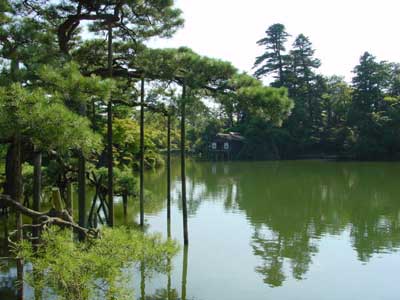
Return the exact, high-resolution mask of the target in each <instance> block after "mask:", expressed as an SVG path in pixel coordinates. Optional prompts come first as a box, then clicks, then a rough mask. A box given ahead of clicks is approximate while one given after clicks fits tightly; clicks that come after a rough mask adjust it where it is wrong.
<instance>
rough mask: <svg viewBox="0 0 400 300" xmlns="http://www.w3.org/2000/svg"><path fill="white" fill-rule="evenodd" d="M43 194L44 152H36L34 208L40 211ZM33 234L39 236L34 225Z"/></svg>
mask: <svg viewBox="0 0 400 300" xmlns="http://www.w3.org/2000/svg"><path fill="white" fill-rule="evenodd" d="M41 195H42V153H41V152H34V154H33V210H36V211H40V199H41ZM33 223H34V224H37V223H38V220H37V219H33ZM33 236H34V237H36V238H37V237H39V230H38V228H37V227H33Z"/></svg>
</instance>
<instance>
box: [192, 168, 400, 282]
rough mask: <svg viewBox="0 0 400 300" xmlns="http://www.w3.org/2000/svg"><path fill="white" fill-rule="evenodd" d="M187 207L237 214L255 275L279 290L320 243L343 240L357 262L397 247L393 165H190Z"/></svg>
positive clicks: (398, 205) (399, 229)
mask: <svg viewBox="0 0 400 300" xmlns="http://www.w3.org/2000/svg"><path fill="white" fill-rule="evenodd" d="M187 169H188V171H187V174H188V182H190V184H188V187H189V189H188V195H189V196H188V204H189V207H190V214H191V215H195V214H196V212H197V210H198V209H199V208H200V207H201V203H202V202H203V201H223V205H224V207H225V209H226V210H240V211H243V212H244V213H245V214H246V216H247V218H248V219H249V221H250V223H251V225H252V226H253V228H254V232H253V235H252V239H251V245H252V248H253V252H254V254H255V255H256V256H258V257H260V258H261V260H262V264H261V265H260V266H258V267H256V271H257V272H259V273H260V274H262V275H263V277H264V281H265V283H266V284H268V285H271V286H280V285H282V284H283V282H284V281H285V279H286V277H287V276H288V274H286V273H285V270H290V273H291V275H292V276H293V278H295V279H298V280H301V279H303V278H304V277H305V274H306V273H307V271H308V270H309V266H310V264H311V263H312V259H313V256H314V255H315V254H316V253H317V252H318V242H319V239H320V238H321V237H323V236H325V235H328V234H329V235H339V234H342V233H343V232H346V233H347V232H348V234H349V235H350V240H351V243H352V246H353V248H354V249H355V251H356V252H357V256H358V259H359V260H360V261H363V262H367V261H368V260H369V259H370V258H371V257H372V256H373V255H374V254H375V253H381V252H392V251H397V249H398V248H399V247H400V224H399V222H400V220H399V215H400V201H399V200H398V197H397V195H398V185H397V182H396V180H395V179H394V178H397V177H398V174H399V173H400V165H399V164H385V163H340V162H322V161H297V162H262V163H259V162H234V163H193V162H188V166H187Z"/></svg>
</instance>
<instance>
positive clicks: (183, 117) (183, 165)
mask: <svg viewBox="0 0 400 300" xmlns="http://www.w3.org/2000/svg"><path fill="white" fill-rule="evenodd" d="M185 122H186V85H185V84H184V85H183V89H182V103H181V177H182V214H183V241H184V244H185V245H188V244H189V237H188V220H187V202H186V155H185V144H186V130H185Z"/></svg>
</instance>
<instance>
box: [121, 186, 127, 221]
mask: <svg viewBox="0 0 400 300" xmlns="http://www.w3.org/2000/svg"><path fill="white" fill-rule="evenodd" d="M122 204H123V206H124V217H125V218H126V217H127V215H128V193H126V192H124V193H123V194H122Z"/></svg>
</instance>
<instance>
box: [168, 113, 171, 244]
mask: <svg viewBox="0 0 400 300" xmlns="http://www.w3.org/2000/svg"><path fill="white" fill-rule="evenodd" d="M167 222H168V237H171V115H170V114H168V117H167Z"/></svg>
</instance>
